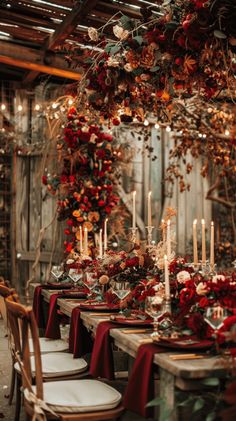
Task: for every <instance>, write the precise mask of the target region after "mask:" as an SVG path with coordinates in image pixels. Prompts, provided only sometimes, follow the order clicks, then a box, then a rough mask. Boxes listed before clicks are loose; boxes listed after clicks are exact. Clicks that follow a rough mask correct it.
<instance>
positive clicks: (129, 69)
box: [124, 63, 133, 72]
mask: <svg viewBox="0 0 236 421" xmlns="http://www.w3.org/2000/svg"><path fill="white" fill-rule="evenodd" d="M124 69H125V70H126V72H132V71H133V67H132V66H131V64H130V63H126V64H125V65H124Z"/></svg>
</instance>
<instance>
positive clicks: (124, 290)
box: [112, 282, 130, 315]
mask: <svg viewBox="0 0 236 421" xmlns="http://www.w3.org/2000/svg"><path fill="white" fill-rule="evenodd" d="M112 292H113V293H114V294H115V295H116V296H117V297H118V298H119V300H120V311H119V314H121V315H124V311H123V310H122V307H121V304H122V303H121V302H122V300H124V299H125V298H126V297H128V295H129V293H130V284H129V282H114V283H113V286H112Z"/></svg>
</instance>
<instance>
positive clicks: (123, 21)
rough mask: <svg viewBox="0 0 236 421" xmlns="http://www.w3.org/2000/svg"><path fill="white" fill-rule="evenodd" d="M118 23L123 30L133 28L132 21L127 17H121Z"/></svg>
mask: <svg viewBox="0 0 236 421" xmlns="http://www.w3.org/2000/svg"><path fill="white" fill-rule="evenodd" d="M120 23H121V25H122V27H123V28H124V29H128V30H129V29H132V28H133V26H134V23H133V21H132V19H130V18H129V17H128V16H121V18H120Z"/></svg>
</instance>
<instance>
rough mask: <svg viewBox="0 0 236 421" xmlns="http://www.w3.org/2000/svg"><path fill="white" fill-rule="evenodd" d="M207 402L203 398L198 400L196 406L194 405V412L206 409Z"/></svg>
mask: <svg viewBox="0 0 236 421" xmlns="http://www.w3.org/2000/svg"><path fill="white" fill-rule="evenodd" d="M204 404H205V401H204V399H202V398H199V399H197V400H196V402H195V404H194V405H193V412H197V411H199V410H200V409H202V408H203V407H204Z"/></svg>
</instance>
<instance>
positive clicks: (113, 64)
mask: <svg viewBox="0 0 236 421" xmlns="http://www.w3.org/2000/svg"><path fill="white" fill-rule="evenodd" d="M107 65H108V66H110V67H119V65H120V63H119V61H118V60H116V59H115V58H114V57H109V59H108V60H107Z"/></svg>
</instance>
